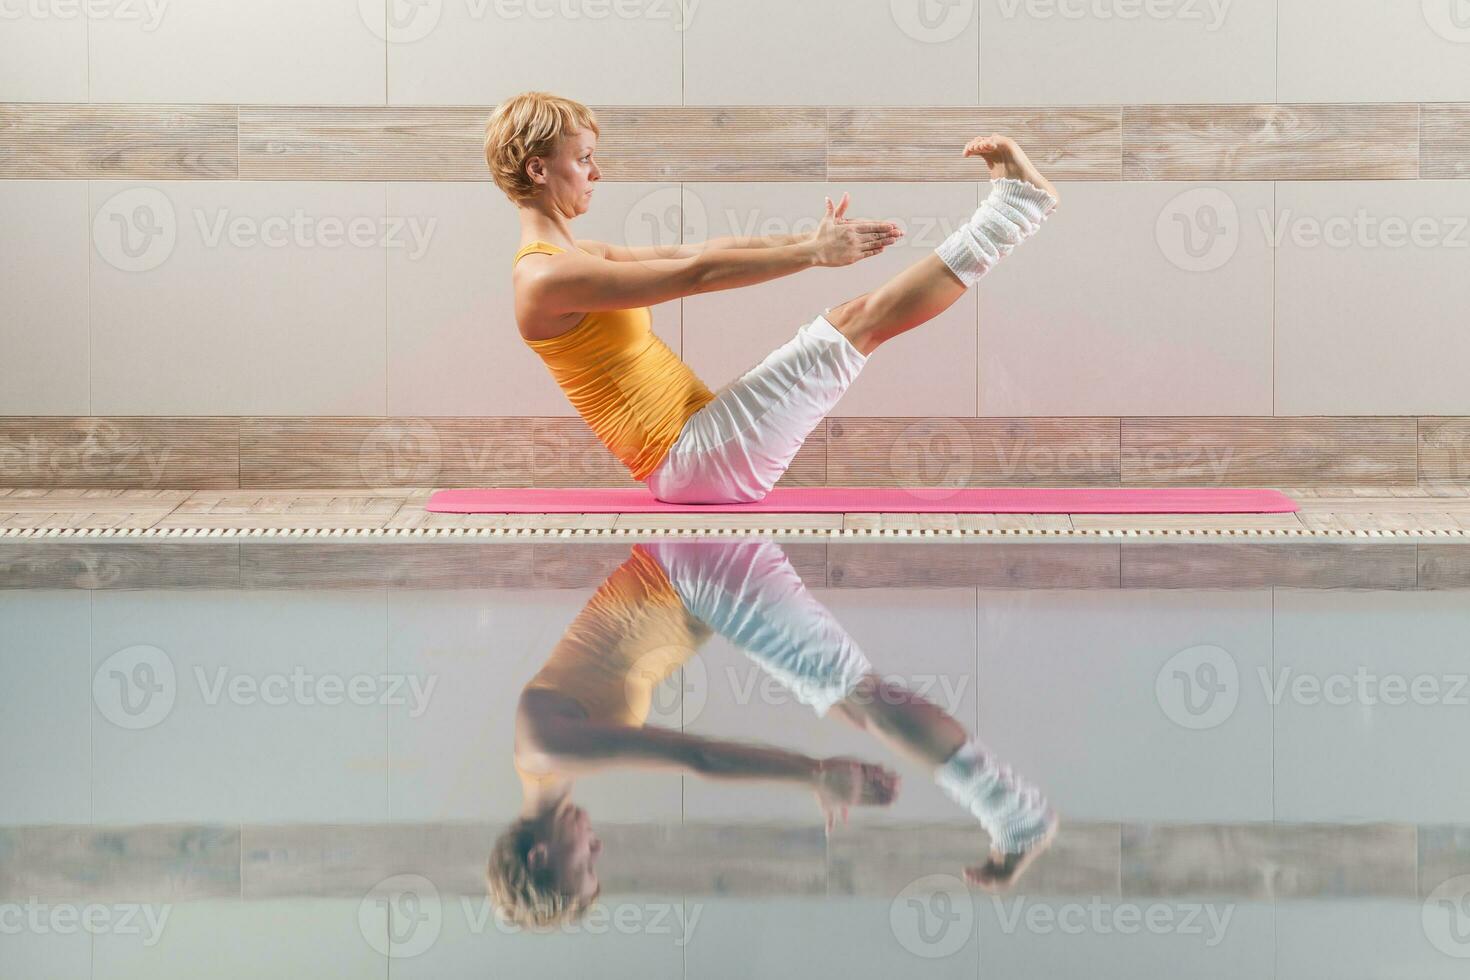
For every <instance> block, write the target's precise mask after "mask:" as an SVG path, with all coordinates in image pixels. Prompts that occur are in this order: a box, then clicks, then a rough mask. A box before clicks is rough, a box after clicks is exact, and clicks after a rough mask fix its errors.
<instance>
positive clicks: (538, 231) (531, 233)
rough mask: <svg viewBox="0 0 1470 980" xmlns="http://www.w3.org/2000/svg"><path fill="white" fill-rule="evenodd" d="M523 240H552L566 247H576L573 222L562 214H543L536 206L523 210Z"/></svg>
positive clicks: (553, 243)
mask: <svg viewBox="0 0 1470 980" xmlns="http://www.w3.org/2000/svg"><path fill="white" fill-rule="evenodd" d="M521 241H522V242H550V243H551V244H552V245H558V246H560V247H562V248H566V249H572V248H575V247H576V239H574V238H573V237H572V225H571V222H569V221H567V220H566V219H565V218H563V217H561V216H560V215H556V216H552V215H547V214H543V213H542V212H540V211H537V210H535V209H534V208H524V209H522V211H521Z"/></svg>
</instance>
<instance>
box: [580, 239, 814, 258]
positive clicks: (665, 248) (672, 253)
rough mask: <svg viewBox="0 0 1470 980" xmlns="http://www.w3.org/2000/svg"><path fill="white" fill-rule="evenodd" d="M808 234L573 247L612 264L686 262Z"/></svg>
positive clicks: (590, 243)
mask: <svg viewBox="0 0 1470 980" xmlns="http://www.w3.org/2000/svg"><path fill="white" fill-rule="evenodd" d="M810 237H811V236H810V235H758V236H755V237H746V236H742V235H723V236H721V237H719V238H711V239H710V240H709V241H707V242H691V243H689V244H687V245H611V244H608V243H607V242H595V241H582V240H578V242H577V247H578V248H580V249H582V250H583V251H586V252H591V253H593V254H594V255H599V256H601V257H602V258H604V259H610V260H611V261H613V262H647V261H648V260H649V259H687V258H692V257H693V256H696V255H698V254H699V253H701V252H711V251H715V250H717V249H722V248H779V247H780V246H782V245H794V244H796V243H797V242H800V241H803V240H805V239H807V238H810Z"/></svg>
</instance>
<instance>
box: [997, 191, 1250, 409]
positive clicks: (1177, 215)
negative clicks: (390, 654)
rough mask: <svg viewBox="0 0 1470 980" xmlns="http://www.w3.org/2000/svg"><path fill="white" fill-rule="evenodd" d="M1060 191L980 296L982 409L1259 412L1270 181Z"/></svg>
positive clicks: (1000, 265)
mask: <svg viewBox="0 0 1470 980" xmlns="http://www.w3.org/2000/svg"><path fill="white" fill-rule="evenodd" d="M1057 187H1058V190H1059V191H1060V193H1061V196H1062V203H1061V205H1060V206H1059V207H1058V208H1057V210H1056V211H1055V212H1054V213H1053V214H1052V215H1051V216H1050V217H1049V218H1047V220H1046V222H1045V223H1044V224H1043V225H1042V226H1041V228H1040V230H1039V231H1038V232H1037V233H1036V234H1035V235H1034V236H1033V237H1031V238H1029V239H1027V240H1026V241H1024V242H1022V243H1021V244H1020V245H1019V246H1017V248H1016V250H1015V251H1014V252H1012V253H1011V254H1010V255H1008V256H1007V257H1006V259H1005V260H1004V262H1003V263H1002V264H999V265H997V266H995V268H993V269H992V270H991V271H990V272H989V273H988V274H987V275H986V277H985V278H984V279H982V280H981V281H980V283H979V285H978V287H977V288H978V290H979V294H980V414H981V415H982V416H1001V417H1005V416H1018V415H1061V416H1067V415H1074V416H1081V415H1102V416H1114V415H1270V414H1271V252H1270V248H1269V239H1268V237H1267V233H1266V230H1265V229H1264V228H1263V227H1262V220H1261V219H1262V217H1263V216H1264V218H1265V219H1266V221H1267V223H1268V224H1269V218H1270V214H1271V185H1270V184H1269V183H1263V182H1230V183H1224V184H1214V185H1210V184H1189V183H1174V182H1123V183H1103V182H1093V181H1083V182H1073V181H1067V182H1062V183H1058V185H1057Z"/></svg>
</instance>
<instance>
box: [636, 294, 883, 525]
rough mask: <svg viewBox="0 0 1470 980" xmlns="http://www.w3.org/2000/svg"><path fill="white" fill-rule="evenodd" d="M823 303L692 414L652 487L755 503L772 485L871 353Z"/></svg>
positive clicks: (665, 493) (672, 494)
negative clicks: (838, 324) (846, 333)
mask: <svg viewBox="0 0 1470 980" xmlns="http://www.w3.org/2000/svg"><path fill="white" fill-rule="evenodd" d="M830 311H831V308H830V307H829V308H828V309H827V310H824V311H823V315H819V316H818V317H817V318H816V319H814V320H812V321H811V322H810V323H808V324H805V325H804V326H802V327H801V329H799V330H798V331H797V332H796V336H795V337H792V338H791V339H790V340H788V341H787V342H786V343H784V344H782V345H781V346H780V347H777V348H776V349H775V350H774V351H772V352H771V353H770V354H769V355H768V356H767V357H766V359H765V360H764V361H761V362H760V363H759V364H757V365H756V366H755V367H753V368H751V369H750V370H749V371H747V372H746V373H745V375H744V376H743V377H741V378H740V379H739V380H737V381H732V382H731V383H730V384H728V385H726V386H725V387H724V388H722V389H721V390H720V391H719V393H718V394H716V395H715V398H714V401H712V402H710V403H708V404H707V405H705V406H704V407H703V408H701V409H700V410H699V411H698V412H696V413H694V414H693V415H691V416H690V417H689V419H688V421H686V422H685V423H684V428H683V429H681V430H680V432H679V438H678V439H677V440H676V441H675V442H674V444H673V446H672V447H670V449H669V452H668V455H667V456H665V457H664V459H663V461H662V462H661V463H659V465H658V468H657V469H655V470H654V471H653V472H652V473H650V474H649V475H648V479H647V481H646V482H647V485H648V489H649V490H651V491H652V492H653V495H654V496H655V497H657V498H658V499H659V500H662V501H665V502H666V503H671V504H730V503H751V502H754V501H757V500H760V499H761V498H762V497H764V496H765V495H766V494H767V493H769V492H770V489H771V487H773V486H775V485H776V481H777V480H779V479H780V478H781V474H783V473H785V472H786V468H787V467H788V466H790V465H791V460H792V459H793V458H794V457H795V456H796V451H797V450H798V449H800V448H801V444H802V443H803V442H805V441H806V437H807V436H808V435H810V434H811V431H812V430H813V429H815V428H816V427H817V423H818V422H820V421H822V419H823V418H825V417H826V415H827V413H828V412H830V411H831V410H832V406H834V405H836V404H837V400H838V399H839V398H841V397H842V395H843V393H844V392H845V391H847V388H848V386H849V385H851V384H852V382H853V379H855V378H856V377H857V375H858V372H859V371H861V370H862V367H863V365H864V364H866V363H867V360H868V358H867V357H866V356H865V355H863V354H861V353H859V352H858V349H857V348H856V347H854V346H853V345H852V341H850V340H848V339H847V337H845V336H843V334H842V332H841V331H839V330H838V329H837V328H836V327H834V326H832V324H831V323H830V322H829V321H828V320H827V317H826V316H825V314H826V313H828V312H830Z"/></svg>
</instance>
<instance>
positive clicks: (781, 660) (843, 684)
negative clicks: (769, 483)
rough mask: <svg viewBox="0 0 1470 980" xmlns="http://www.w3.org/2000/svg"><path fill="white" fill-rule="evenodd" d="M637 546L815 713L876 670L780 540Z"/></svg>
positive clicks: (709, 620)
mask: <svg viewBox="0 0 1470 980" xmlns="http://www.w3.org/2000/svg"><path fill="white" fill-rule="evenodd" d="M640 547H642V548H645V549H647V550H648V552H649V553H651V554H652V555H653V557H654V560H655V561H657V562H658V563H659V564H660V565H661V566H662V567H663V570H664V573H665V574H667V575H668V577H669V581H670V582H671V583H672V584H673V586H674V591H676V592H677V593H679V598H680V600H681V601H682V602H683V603H684V606H685V608H686V609H688V610H689V612H690V613H691V614H692V615H693V616H695V617H696V618H697V619H700V620H702V621H703V622H704V623H706V624H707V625H708V626H709V627H710V629H712V630H714V631H715V632H716V633H719V634H720V635H721V636H723V637H725V638H726V639H727V640H729V641H730V642H731V643H733V644H735V645H736V646H737V647H740V648H741V649H742V650H744V651H745V653H746V654H747V655H748V656H749V657H750V658H751V659H752V660H754V661H755V662H756V664H757V665H759V666H760V668H761V669H762V670H764V671H765V672H766V673H768V674H770V675H771V676H772V677H774V678H776V679H777V680H778V681H780V682H781V683H782V684H783V685H785V686H786V687H787V688H788V689H790V690H791V692H792V693H793V694H795V695H796V697H797V698H798V699H799V700H800V701H801V702H802V703H803V704H809V705H811V706H812V708H813V709H814V710H815V711H816V712H817V714H818V715H825V714H826V713H827V712H828V711H829V710H830V709H831V707H832V706H833V705H834V704H836V703H837V702H839V701H841V700H842V699H843V698H845V697H847V695H848V694H849V693H850V692H851V691H852V689H853V688H854V687H855V686H856V685H857V683H858V681H859V680H861V679H862V677H863V675H864V674H867V673H869V672H871V671H872V669H873V668H872V665H871V664H869V663H868V658H867V657H865V656H864V655H863V652H862V650H860V649H858V645H857V644H856V643H854V642H853V639H852V637H850V636H848V635H847V632H846V631H845V630H844V629H843V628H842V626H841V624H839V623H838V622H837V620H836V619H834V618H833V617H832V614H831V613H830V612H828V611H827V608H826V607H825V606H823V605H822V604H821V603H819V602H817V600H816V599H815V598H813V597H812V594H811V593H810V592H808V591H807V589H806V586H805V585H804V584H803V583H802V581H801V577H800V576H799V575H797V574H796V569H794V568H792V567H791V562H790V561H789V560H788V559H787V557H786V553H785V552H784V551H782V550H781V548H780V546H779V545H777V544H776V543H775V542H772V541H718V540H708V539H705V540H693V541H675V540H668V541H653V542H649V543H646V544H643V545H641V546H640Z"/></svg>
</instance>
